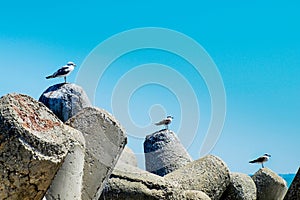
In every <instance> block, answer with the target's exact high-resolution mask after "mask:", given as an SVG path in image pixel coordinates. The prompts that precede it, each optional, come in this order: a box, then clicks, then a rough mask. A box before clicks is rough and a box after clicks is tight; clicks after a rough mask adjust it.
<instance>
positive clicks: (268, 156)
mask: <svg viewBox="0 0 300 200" xmlns="http://www.w3.org/2000/svg"><path fill="white" fill-rule="evenodd" d="M270 157H271V155H270V154H267V153H265V154H264V155H263V156H261V157H259V158H257V159H255V160H251V161H250V162H249V163H261V166H262V168H264V162H267V161H268V160H269V158H270Z"/></svg>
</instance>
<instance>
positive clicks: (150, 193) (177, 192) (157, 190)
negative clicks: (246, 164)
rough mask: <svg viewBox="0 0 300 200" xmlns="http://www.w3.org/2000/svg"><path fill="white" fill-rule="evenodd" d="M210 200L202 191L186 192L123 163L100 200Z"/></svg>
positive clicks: (158, 177) (162, 179) (108, 183)
mask: <svg viewBox="0 0 300 200" xmlns="http://www.w3.org/2000/svg"><path fill="white" fill-rule="evenodd" d="M115 199H118V200H125V199H126V200H161V199H164V200H202V199H203V200H210V198H209V197H208V196H207V195H205V194H204V193H203V192H201V191H186V190H181V189H180V187H179V186H178V185H177V184H176V183H173V182H168V181H166V180H165V179H164V178H163V177H160V176H158V175H155V174H152V173H150V172H147V171H144V170H141V169H139V168H137V167H134V166H132V165H128V164H125V163H123V164H122V165H119V167H118V168H115V169H114V170H113V172H112V174H111V177H110V179H109V181H108V182H107V184H106V186H105V188H104V190H103V192H102V195H101V197H100V200H115Z"/></svg>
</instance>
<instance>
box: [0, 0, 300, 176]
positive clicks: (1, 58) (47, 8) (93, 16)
mask: <svg viewBox="0 0 300 200" xmlns="http://www.w3.org/2000/svg"><path fill="white" fill-rule="evenodd" d="M299 8H300V3H298V2H297V1H289V2H284V1H263V2H261V1H258V0H253V1H243V2H241V1H226V2H222V1H209V2H206V3H203V1H182V2H179V1H156V0H154V1H149V2H144V3H143V2H142V1H110V2H109V3H108V2H106V3H103V2H100V1H86V3H82V1H51V2H49V3H48V2H47V3H45V2H42V1H3V2H1V3H0V69H1V73H0V96H3V95H5V94H7V93H11V92H18V93H24V94H28V95H30V96H32V97H34V98H36V99H38V98H39V96H40V94H41V93H42V92H43V91H44V90H45V89H46V88H47V87H49V86H50V85H52V84H55V83H58V82H60V81H62V80H60V79H54V80H46V79H45V78H44V77H45V76H46V75H49V74H51V73H52V72H54V71H55V70H56V69H57V68H58V67H59V66H61V65H64V64H65V63H66V62H67V61H74V62H75V63H76V64H77V65H78V66H79V67H78V68H76V69H75V71H74V72H73V73H72V74H71V75H70V77H68V80H69V81H70V82H76V75H77V73H78V72H80V69H79V68H80V66H81V64H82V63H83V62H84V60H85V58H86V57H87V56H88V55H89V53H90V52H91V51H92V50H93V49H94V48H95V47H96V46H97V45H99V44H100V43H101V42H103V41H104V40H106V39H107V38H109V37H111V36H113V35H115V34H118V33H120V32H122V31H126V30H130V29H133V28H143V27H162V28H167V29H171V30H175V31H178V32H181V33H183V34H185V35H187V36H189V37H191V38H193V39H194V40H195V41H197V42H198V43H199V44H200V45H202V47H203V48H205V50H206V51H207V53H208V54H209V55H210V56H211V58H212V59H213V61H214V62H215V64H216V65H217V67H218V70H219V72H220V75H221V77H222V79H223V83H224V87H225V91H226V119H225V124H224V128H223V131H222V134H221V136H220V138H219V140H218V142H217V144H216V146H215V147H214V149H213V150H212V152H211V153H212V154H215V155H218V156H220V157H221V158H222V159H223V160H224V161H225V162H226V163H227V164H228V166H229V168H230V169H231V170H232V171H239V172H244V173H254V172H255V171H256V170H257V169H258V168H259V166H257V165H249V164H248V161H249V160H250V159H252V158H255V157H257V156H260V155H261V154H263V153H266V152H268V153H270V154H271V155H272V158H271V160H270V161H269V163H268V164H266V166H268V167H269V168H271V169H272V170H274V171H276V172H278V173H288V172H292V173H294V172H296V171H297V169H298V167H299V166H300V156H299V154H300V145H299V141H300V134H299V133H300V123H299V119H300V78H299V77H300V56H299V55H300V28H299V19H300V12H299ZM147 63H161V64H163V65H167V66H169V67H170V68H173V69H175V70H178V71H179V73H180V74H182V76H184V77H185V79H186V80H188V81H189V82H190V84H191V85H192V87H193V89H194V90H195V91H196V97H197V99H198V103H199V107H200V117H201V119H200V123H199V130H198V132H197V135H196V136H195V138H194V140H193V141H192V142H193V144H192V145H191V146H189V148H188V151H189V153H190V154H191V155H192V157H193V158H194V159H197V158H198V157H199V149H200V146H201V144H202V141H203V139H204V136H205V131H206V130H207V128H208V124H209V120H210V112H211V105H210V96H209V93H208V91H207V88H206V86H205V82H204V81H203V79H201V77H200V78H199V77H197V76H195V73H194V72H193V70H186V69H187V68H186V67H183V66H188V63H186V62H185V61H184V60H183V59H181V58H179V57H178V56H175V55H172V54H170V53H169V52H164V51H159V50H153V49H144V50H140V51H133V52H130V53H128V54H127V55H126V56H123V57H120V58H119V59H118V60H117V61H116V62H114V63H113V64H112V65H111V66H110V68H109V69H108V70H107V72H106V73H105V74H104V75H103V77H102V78H103V81H102V83H103V84H102V85H101V84H99V86H98V88H97V92H96V98H95V105H96V106H99V107H103V108H105V109H107V110H109V111H110V112H113V109H112V108H111V100H110V97H111V94H112V90H113V86H112V84H117V81H118V80H119V79H121V77H122V75H124V74H126V72H127V71H129V70H131V69H133V68H134V67H136V66H138V65H142V64H147ZM121 67H122V70H120V68H121ZM122 72H123V74H122ZM162 74H163V72H162ZM146 76H147V75H146ZM138 78H140V77H138ZM100 83H101V82H100ZM105 83H106V84H105ZM132 92H134V91H132ZM176 95H177V94H175V95H174V94H172V92H171V91H168V90H167V88H165V87H161V86H160V85H155V84H152V85H145V86H144V87H142V88H139V89H138V90H136V91H135V92H134V93H133V94H132V96H131V99H130V101H129V106H128V108H125V109H124V112H127V109H128V110H129V112H130V115H131V118H132V120H133V121H134V122H135V123H136V124H137V125H138V126H145V125H147V124H149V123H150V121H149V116H148V111H149V108H151V106H153V105H156V104H161V105H162V106H163V107H164V109H165V112H166V113H168V114H172V115H174V117H175V119H174V123H173V124H172V126H171V129H172V130H174V131H175V132H176V131H177V130H178V129H179V128H180V127H179V126H180V123H179V122H180V120H183V119H181V110H180V107H179V106H180V105H179V104H180V100H178V99H176V97H177V96H176ZM155 109H156V107H155V106H154V108H153V109H152V110H154V111H153V113H154V115H155V113H160V114H162V113H163V112H162V111H161V110H159V109H158V110H155ZM183 109H184V108H183ZM115 112H121V111H115ZM153 113H152V114H153ZM160 117H161V116H153V118H154V119H153V120H158V119H159V118H160ZM120 121H121V123H122V124H123V126H124V127H125V129H126V126H127V124H126V123H124V122H125V121H124V122H123V121H122V120H120ZM151 130H153V131H154V130H157V128H156V127H152V129H151ZM150 133H151V132H147V133H129V136H132V135H137V134H140V135H141V137H140V138H134V137H129V146H130V147H131V148H132V149H134V151H135V152H136V153H137V154H139V153H141V152H142V151H143V150H142V142H143V139H142V138H143V137H144V136H145V135H146V134H150ZM181 137H184V136H181Z"/></svg>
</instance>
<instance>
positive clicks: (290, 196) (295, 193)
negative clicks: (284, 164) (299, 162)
mask: <svg viewBox="0 0 300 200" xmlns="http://www.w3.org/2000/svg"><path fill="white" fill-rule="evenodd" d="M299 199H300V168H299V169H298V172H297V174H296V176H295V177H294V179H293V182H292V184H291V185H290V187H289V190H288V191H287V193H286V195H285V197H284V200H299Z"/></svg>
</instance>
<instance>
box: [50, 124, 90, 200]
mask: <svg viewBox="0 0 300 200" xmlns="http://www.w3.org/2000/svg"><path fill="white" fill-rule="evenodd" d="M65 127H66V129H70V133H72V135H70V136H71V137H72V138H74V142H73V143H72V146H71V147H70V149H69V152H68V154H67V156H66V158H65V159H64V162H63V164H62V166H61V167H60V169H59V170H58V172H57V174H56V176H55V178H54V180H53V181H52V183H51V186H50V188H49V189H48V191H47V193H46V197H47V200H60V199H64V200H81V193H82V189H83V184H82V180H83V167H84V158H85V140H84V137H83V135H82V133H81V132H79V131H78V130H75V129H73V128H71V127H69V126H65ZM74 130H75V131H74Z"/></svg>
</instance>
